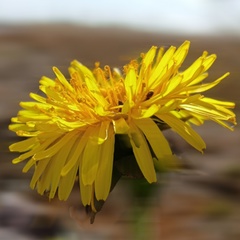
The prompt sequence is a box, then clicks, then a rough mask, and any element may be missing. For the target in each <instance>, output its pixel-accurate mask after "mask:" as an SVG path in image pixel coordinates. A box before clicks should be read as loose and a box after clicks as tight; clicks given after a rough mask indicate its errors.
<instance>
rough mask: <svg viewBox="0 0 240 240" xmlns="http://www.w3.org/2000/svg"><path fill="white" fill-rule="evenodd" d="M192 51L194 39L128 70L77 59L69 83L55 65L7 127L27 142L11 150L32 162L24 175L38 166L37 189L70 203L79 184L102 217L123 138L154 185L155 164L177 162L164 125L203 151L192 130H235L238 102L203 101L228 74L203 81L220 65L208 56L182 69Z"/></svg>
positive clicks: (151, 53) (85, 200) (34, 182)
mask: <svg viewBox="0 0 240 240" xmlns="http://www.w3.org/2000/svg"><path fill="white" fill-rule="evenodd" d="M189 46H190V42H189V41H185V42H184V43H183V44H182V45H181V46H180V47H179V48H176V47H174V46H171V47H170V48H169V49H168V50H167V51H164V48H157V47H155V46H153V47H152V48H150V50H149V51H148V52H147V53H146V54H141V56H140V58H139V59H136V60H132V61H131V62H130V63H129V64H127V65H126V66H124V67H123V70H122V72H121V71H119V70H117V69H113V70H112V69H111V68H110V67H109V66H105V67H104V68H101V67H100V65H99V63H96V65H95V68H94V69H93V70H90V69H89V68H87V67H86V66H84V65H82V64H81V63H79V62H77V61H76V60H75V61H73V62H72V63H71V65H70V67H69V74H70V80H69V81H68V80H67V79H66V78H65V76H64V75H63V74H62V73H61V72H60V71H59V70H58V69H57V68H56V67H54V68H53V71H54V73H55V75H56V78H55V79H50V78H47V77H43V78H42V79H41V80H40V90H41V91H42V92H43V96H42V95H38V94H35V93H31V94H30V97H31V98H32V99H33V100H34V101H31V102H21V103H20V106H21V107H22V108H23V110H20V111H19V113H18V115H17V117H14V118H12V124H11V125H10V126H9V128H10V130H12V131H14V132H16V134H17V135H18V136H22V137H26V139H25V140H23V141H20V142H18V143H14V144H12V145H11V146H10V150H11V151H18V152H21V153H22V154H21V155H20V156H19V157H17V158H15V159H14V160H13V163H19V162H22V161H25V160H28V161H27V163H26V165H25V167H24V168H23V172H27V171H28V170H29V169H30V168H32V167H34V173H33V176H32V180H31V183H30V186H31V188H33V189H34V188H36V189H37V191H38V193H40V194H44V193H48V195H49V198H50V199H51V198H54V196H55V195H58V198H59V199H60V200H66V199H67V198H68V197H69V194H70V193H71V191H72V188H73V185H74V183H75V182H76V181H78V182H79V187H80V193H81V201H82V203H83V205H84V206H90V208H91V210H92V211H93V212H96V211H97V210H96V208H95V204H94V200H95V199H96V200H97V201H101V200H103V201H105V200H106V199H107V197H108V195H109V192H110V189H111V182H112V172H113V164H114V158H115V152H116V149H117V147H118V145H117V142H116V139H117V138H116V137H117V136H124V139H125V141H126V142H127V144H128V145H129V146H130V148H131V151H132V153H133V155H134V157H135V161H136V163H137V165H138V167H139V169H140V170H141V173H142V175H143V176H144V178H145V179H146V180H147V181H148V182H149V183H153V182H156V180H157V178H156V171H155V166H154V165H155V164H157V162H160V161H162V160H163V161H168V160H169V161H171V160H172V159H173V158H174V155H173V153H172V151H171V148H170V146H169V144H168V141H167V140H166V138H165V137H164V135H163V133H162V130H163V129H162V127H161V126H163V125H164V124H165V125H167V126H169V127H170V128H171V129H172V130H174V131H175V132H176V133H178V134H179V135H180V136H181V137H182V138H184V139H185V140H186V141H187V142H188V143H189V144H190V145H192V146H193V147H194V148H196V149H197V150H199V151H201V152H202V151H203V150H204V149H205V148H206V146H205V143H204V141H203V140H202V138H201V137H200V136H199V135H198V134H197V133H196V132H195V131H194V130H193V128H192V127H191V125H192V124H195V125H201V124H203V123H204V121H205V120H212V121H215V122H217V123H218V124H220V125H222V126H224V127H226V128H229V129H232V127H231V125H229V124H228V123H232V124H236V120H235V114H234V113H233V112H232V111H231V110H230V109H231V108H233V107H234V103H232V102H224V101H219V100H215V99H211V98H207V97H204V96H203V95H202V92H204V91H207V90H209V89H211V88H213V87H215V86H216V85H217V84H219V83H220V82H221V81H222V80H223V79H224V78H225V77H226V76H227V75H228V74H229V73H226V74H224V75H223V76H221V77H220V78H218V79H217V80H215V81H213V82H210V83H209V82H208V83H207V82H206V83H205V82H204V79H205V78H206V77H207V76H208V74H207V72H206V71H207V70H208V69H209V68H210V67H211V65H212V64H213V62H214V61H215V59H216V55H214V54H213V55H208V53H207V52H203V54H202V56H200V57H199V58H198V59H197V60H196V61H195V62H194V63H193V64H192V65H191V66H189V67H188V68H187V69H186V70H180V67H181V65H182V63H183V61H184V59H185V57H186V56H187V53H188V50H189ZM125 165H126V167H127V166H128V161H127V159H126V161H125Z"/></svg>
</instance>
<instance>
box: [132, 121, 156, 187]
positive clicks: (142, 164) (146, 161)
mask: <svg viewBox="0 0 240 240" xmlns="http://www.w3.org/2000/svg"><path fill="white" fill-rule="evenodd" d="M128 136H129V138H130V143H131V145H132V148H133V152H134V155H135V157H136V160H137V163H138V166H139V168H140V170H141V171H142V173H143V176H144V177H145V178H146V179H147V181H148V182H149V183H152V182H156V181H157V178H156V172H155V169H154V165H153V159H152V155H151V153H150V150H149V147H148V145H147V142H146V140H145V137H144V135H143V134H142V132H141V131H140V130H139V129H138V128H137V127H136V126H135V125H134V124H131V126H130V133H129V134H128Z"/></svg>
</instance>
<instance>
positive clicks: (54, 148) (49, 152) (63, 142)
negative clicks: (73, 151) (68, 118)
mask: <svg viewBox="0 0 240 240" xmlns="http://www.w3.org/2000/svg"><path fill="white" fill-rule="evenodd" d="M76 134H77V131H72V132H69V133H66V134H65V135H63V136H62V138H61V139H59V140H58V141H57V142H56V143H55V144H54V145H53V146H51V147H49V148H47V149H46V150H44V151H41V152H38V153H36V154H35V155H34V159H35V160H40V159H44V158H47V157H52V156H53V155H55V154H56V153H57V152H58V151H59V150H60V149H61V148H62V147H64V145H66V144H67V143H68V142H69V141H71V140H72V138H73V137H74V136H75V135H76Z"/></svg>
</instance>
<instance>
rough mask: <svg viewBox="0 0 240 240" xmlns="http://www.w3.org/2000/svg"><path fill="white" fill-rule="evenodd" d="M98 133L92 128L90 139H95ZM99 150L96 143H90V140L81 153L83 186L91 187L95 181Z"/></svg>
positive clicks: (97, 130) (96, 129)
mask: <svg viewBox="0 0 240 240" xmlns="http://www.w3.org/2000/svg"><path fill="white" fill-rule="evenodd" d="M98 132H99V129H98V128H92V132H91V135H92V137H94V138H97V136H98ZM99 150H100V146H99V145H98V144H97V143H96V142H93V141H91V139H89V140H88V141H87V143H86V146H85V149H84V152H83V157H82V167H81V173H80V174H81V175H82V183H83V185H92V184H93V182H94V181H95V178H96V174H97V169H98V165H99V160H100V154H99Z"/></svg>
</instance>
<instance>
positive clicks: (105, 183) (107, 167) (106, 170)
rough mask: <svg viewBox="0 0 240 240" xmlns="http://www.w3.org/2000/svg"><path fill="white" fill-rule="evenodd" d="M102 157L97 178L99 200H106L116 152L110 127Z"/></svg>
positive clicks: (103, 145)
mask: <svg viewBox="0 0 240 240" xmlns="http://www.w3.org/2000/svg"><path fill="white" fill-rule="evenodd" d="M100 151H101V159H100V163H99V167H98V171H97V176H96V180H95V194H96V198H97V200H106V199H107V197H108V194H109V191H110V187H111V182H112V166H113V153H114V131H113V127H109V131H108V137H107V140H106V141H105V142H104V143H103V144H102V145H101V149H100Z"/></svg>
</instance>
